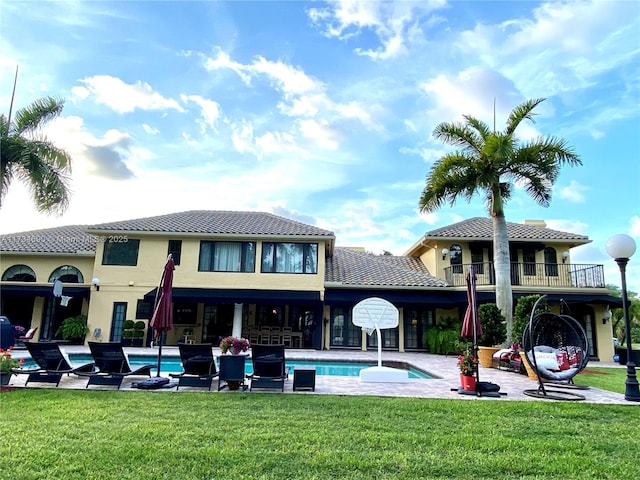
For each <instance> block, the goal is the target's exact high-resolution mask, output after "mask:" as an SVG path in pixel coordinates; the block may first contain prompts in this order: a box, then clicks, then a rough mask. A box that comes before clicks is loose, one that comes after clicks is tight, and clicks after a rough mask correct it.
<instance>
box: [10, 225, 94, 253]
mask: <svg viewBox="0 0 640 480" xmlns="http://www.w3.org/2000/svg"><path fill="white" fill-rule="evenodd" d="M96 242H97V237H95V236H94V235H91V234H89V233H87V232H86V225H68V226H64V227H55V228H48V229H44V230H30V231H28V232H20V233H6V234H3V235H0V251H1V252H5V253H9V252H15V253H80V252H83V253H86V252H95V250H96Z"/></svg>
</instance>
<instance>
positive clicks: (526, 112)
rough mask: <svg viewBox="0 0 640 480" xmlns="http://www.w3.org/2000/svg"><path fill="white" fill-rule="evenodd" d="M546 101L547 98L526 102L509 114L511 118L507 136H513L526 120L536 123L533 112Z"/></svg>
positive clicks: (506, 131)
mask: <svg viewBox="0 0 640 480" xmlns="http://www.w3.org/2000/svg"><path fill="white" fill-rule="evenodd" d="M545 100H546V98H534V99H532V100H527V101H526V102H523V103H521V104H520V105H518V106H517V107H515V108H514V109H513V110H512V111H511V113H510V114H509V118H508V119H507V128H506V129H505V131H504V133H505V134H507V135H512V134H513V132H515V130H516V128H518V125H520V123H521V122H522V121H523V120H525V119H526V120H530V121H531V122H534V120H533V116H534V113H533V110H534V109H535V108H536V107H537V106H538V105H540V104H541V103H542V102H544V101H545ZM534 123H535V122H534Z"/></svg>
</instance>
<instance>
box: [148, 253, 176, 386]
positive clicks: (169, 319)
mask: <svg viewBox="0 0 640 480" xmlns="http://www.w3.org/2000/svg"><path fill="white" fill-rule="evenodd" d="M175 269H176V266H175V263H174V261H173V256H172V255H171V254H169V257H168V258H167V264H166V265H165V266H164V271H163V272H162V277H161V278H160V285H159V286H158V291H159V292H160V299H159V300H158V301H157V302H156V306H155V308H154V310H153V316H152V317H151V323H150V325H151V328H153V329H154V330H155V335H156V338H159V340H160V343H159V346H158V374H157V376H158V377H159V376H160V362H161V361H162V344H163V343H164V337H165V334H166V332H168V331H169V330H171V329H172V328H173V305H172V300H171V296H172V295H171V292H172V289H173V271H174V270H175ZM158 291H156V298H158Z"/></svg>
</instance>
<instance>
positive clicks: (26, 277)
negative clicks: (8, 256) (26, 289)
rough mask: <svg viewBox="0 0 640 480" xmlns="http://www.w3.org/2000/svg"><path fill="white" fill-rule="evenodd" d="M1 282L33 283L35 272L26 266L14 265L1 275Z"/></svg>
mask: <svg viewBox="0 0 640 480" xmlns="http://www.w3.org/2000/svg"><path fill="white" fill-rule="evenodd" d="M2 281H3V282H35V281H36V272H34V271H33V269H32V268H31V267H29V266H27V265H14V266H12V267H9V268H7V269H6V270H5V272H4V273H3V274H2Z"/></svg>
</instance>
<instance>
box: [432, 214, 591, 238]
mask: <svg viewBox="0 0 640 480" xmlns="http://www.w3.org/2000/svg"><path fill="white" fill-rule="evenodd" d="M507 234H508V235H509V240H514V241H517V240H540V241H541V240H564V241H572V242H575V243H579V244H583V243H589V242H590V240H589V237H587V236H585V235H578V234H576V233H569V232H560V231H558V230H552V229H550V228H546V227H537V226H534V225H525V224H522V223H511V222H507ZM424 238H425V239H437V238H448V239H452V238H455V239H469V240H472V239H487V240H493V226H492V223H491V219H490V218H485V217H474V218H469V219H467V220H463V221H462V222H458V223H454V224H453V225H447V226H446V227H442V228H438V229H436V230H431V231H430V232H427V233H425V234H424Z"/></svg>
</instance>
